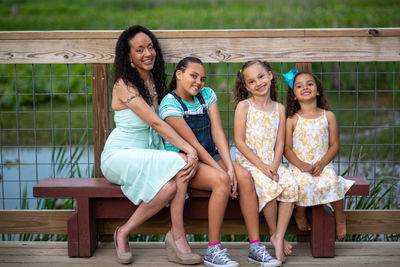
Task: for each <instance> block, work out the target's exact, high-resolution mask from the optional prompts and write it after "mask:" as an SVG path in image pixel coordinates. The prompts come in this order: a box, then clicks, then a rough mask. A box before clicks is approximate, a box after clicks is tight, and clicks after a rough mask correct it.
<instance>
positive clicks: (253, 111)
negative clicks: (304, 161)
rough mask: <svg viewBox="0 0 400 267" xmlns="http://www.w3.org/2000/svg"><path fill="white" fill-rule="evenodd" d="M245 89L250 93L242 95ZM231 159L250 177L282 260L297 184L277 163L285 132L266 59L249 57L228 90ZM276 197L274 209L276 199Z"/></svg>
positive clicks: (287, 247) (286, 250)
mask: <svg viewBox="0 0 400 267" xmlns="http://www.w3.org/2000/svg"><path fill="white" fill-rule="evenodd" d="M248 92H250V93H251V94H252V96H251V97H250V98H248V99H247V97H248V96H247V95H248ZM234 93H235V102H236V104H237V106H236V111H235V122H234V135H235V145H236V147H237V149H238V150H237V152H236V161H237V162H238V163H239V164H241V165H242V166H243V167H245V168H247V169H248V170H249V171H250V172H251V174H252V176H253V179H254V182H255V187H256V192H257V196H258V206H259V211H263V213H264V216H265V218H266V220H267V223H268V227H269V230H270V234H271V242H272V244H273V245H274V247H275V252H276V257H277V259H278V260H280V261H285V254H290V253H291V248H292V247H291V245H290V244H289V243H287V242H286V241H284V236H285V232H286V228H287V225H288V223H289V221H290V218H291V216H292V211H293V207H294V203H295V202H296V201H297V200H298V185H297V183H296V180H295V179H294V177H293V176H291V175H290V173H289V172H288V170H287V169H286V168H285V167H284V166H282V165H281V160H282V154H283V149H284V135H285V108H284V106H283V105H281V104H279V103H277V102H276V98H277V91H276V79H275V77H274V74H273V72H272V69H271V66H270V65H269V64H268V63H267V62H261V61H249V62H247V63H246V64H245V65H244V66H243V67H242V69H241V70H239V72H238V74H237V76H236V84H235V88H234ZM276 200H279V201H280V203H279V207H277V201H276Z"/></svg>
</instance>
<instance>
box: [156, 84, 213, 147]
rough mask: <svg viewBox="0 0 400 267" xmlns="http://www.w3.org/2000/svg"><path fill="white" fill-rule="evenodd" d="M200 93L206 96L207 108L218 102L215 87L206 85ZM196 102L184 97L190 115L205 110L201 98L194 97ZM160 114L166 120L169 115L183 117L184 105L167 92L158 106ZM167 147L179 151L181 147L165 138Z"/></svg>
mask: <svg viewBox="0 0 400 267" xmlns="http://www.w3.org/2000/svg"><path fill="white" fill-rule="evenodd" d="M200 94H201V95H202V97H203V98H204V102H205V103H206V106H207V108H209V107H210V106H211V105H212V104H214V103H215V102H217V95H216V94H215V92H214V91H213V89H211V88H209V87H204V88H203V89H201V91H200ZM194 100H195V103H194V104H191V103H188V102H186V101H185V100H183V99H182V101H183V103H184V104H185V105H186V107H187V109H188V112H187V114H188V115H197V114H201V113H202V112H203V107H202V106H201V104H200V101H199V99H197V97H196V96H195V97H194ZM158 115H159V116H160V118H161V119H163V120H165V119H166V118H167V117H169V116H176V117H183V108H182V105H181V104H180V103H179V102H178V100H176V99H175V97H174V96H173V95H172V94H167V95H166V96H165V97H164V98H163V100H162V101H161V103H160V106H159V108H158ZM165 149H166V150H170V151H177V152H178V151H179V149H178V148H177V147H175V146H173V145H172V144H170V143H169V142H167V141H166V140H165Z"/></svg>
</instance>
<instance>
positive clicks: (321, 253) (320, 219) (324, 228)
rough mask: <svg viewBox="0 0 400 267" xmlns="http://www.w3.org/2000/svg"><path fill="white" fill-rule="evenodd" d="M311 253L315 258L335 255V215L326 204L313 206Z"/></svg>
mask: <svg viewBox="0 0 400 267" xmlns="http://www.w3.org/2000/svg"><path fill="white" fill-rule="evenodd" d="M311 253H312V255H313V257H315V258H332V257H334V256H335V217H334V215H333V213H332V211H331V210H330V209H329V208H328V207H327V206H326V205H316V206H313V207H312V208H311Z"/></svg>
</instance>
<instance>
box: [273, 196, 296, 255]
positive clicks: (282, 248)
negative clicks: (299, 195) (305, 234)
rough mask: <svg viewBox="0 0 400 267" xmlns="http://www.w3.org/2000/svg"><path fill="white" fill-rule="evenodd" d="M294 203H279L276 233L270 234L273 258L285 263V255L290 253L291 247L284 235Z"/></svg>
mask: <svg viewBox="0 0 400 267" xmlns="http://www.w3.org/2000/svg"><path fill="white" fill-rule="evenodd" d="M293 207H294V203H291V202H280V203H279V206H278V223H277V226H276V233H275V234H271V243H272V244H273V245H274V247H275V256H276V258H277V259H278V260H280V261H282V262H285V260H286V258H285V254H286V255H288V254H290V253H292V246H290V244H289V243H287V242H286V241H285V233H286V229H287V226H288V224H289V221H290V218H291V217H292V213H293Z"/></svg>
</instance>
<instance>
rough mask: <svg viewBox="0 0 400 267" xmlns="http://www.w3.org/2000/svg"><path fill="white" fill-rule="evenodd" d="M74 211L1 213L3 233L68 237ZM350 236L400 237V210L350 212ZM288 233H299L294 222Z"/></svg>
mask: <svg viewBox="0 0 400 267" xmlns="http://www.w3.org/2000/svg"><path fill="white" fill-rule="evenodd" d="M73 212H74V211H73V210H1V211H0V218H1V219H0V233H4V234H8V233H32V234H49V233H57V234H66V233H67V220H68V218H69V217H70V216H71V215H72V213H73ZM345 213H346V218H347V233H348V234H399V233H400V210H346V211H345ZM123 222H124V220H117V219H113V220H99V224H98V230H99V232H100V233H101V234H104V235H111V234H112V233H113V231H114V230H115V227H116V226H118V225H121V224H122V223H123ZM169 228H170V221H169V220H152V219H150V220H149V221H147V222H146V223H144V224H143V225H142V226H140V228H138V229H136V230H135V231H134V232H133V233H151V234H165V233H166V232H167V231H168V230H169ZM185 228H186V231H187V233H191V234H205V233H208V225H207V220H185ZM222 233H223V234H246V233H247V231H246V228H245V225H244V222H243V221H241V220H225V221H224V223H223V226H222ZM260 233H261V234H268V228H267V225H266V223H265V220H260ZM287 233H289V234H298V233H299V230H298V229H297V228H296V226H295V224H294V222H293V221H292V222H291V223H290V225H289V227H288V231H287Z"/></svg>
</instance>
